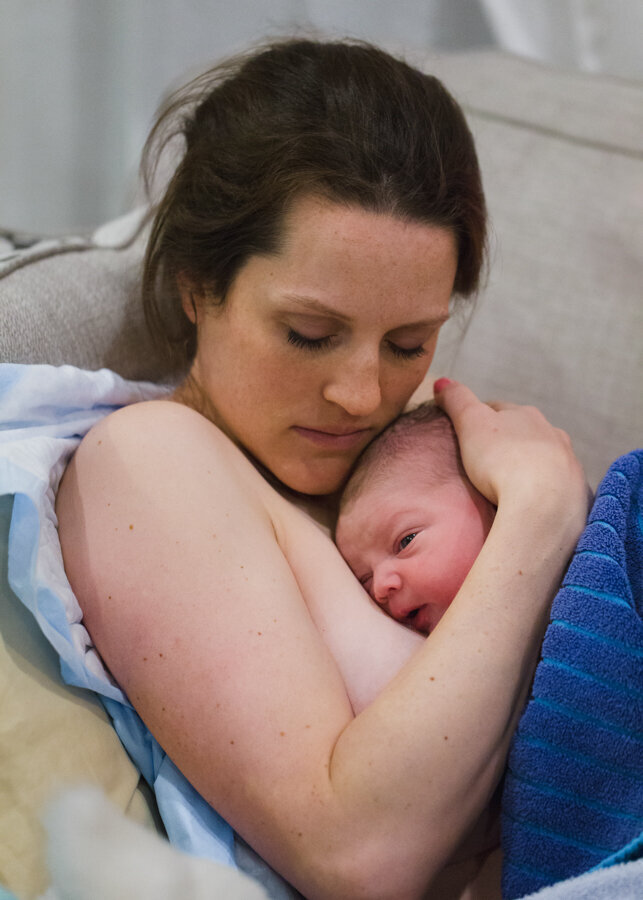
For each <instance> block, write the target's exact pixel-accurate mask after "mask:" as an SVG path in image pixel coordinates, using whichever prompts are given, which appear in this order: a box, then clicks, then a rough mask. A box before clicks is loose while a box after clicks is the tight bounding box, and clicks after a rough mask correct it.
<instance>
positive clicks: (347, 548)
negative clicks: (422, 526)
mask: <svg viewBox="0 0 643 900" xmlns="http://www.w3.org/2000/svg"><path fill="white" fill-rule="evenodd" d="M430 487H431V483H430V478H429V477H428V476H427V473H426V470H425V469H424V468H423V467H417V466H414V465H413V454H410V453H404V454H401V455H400V456H397V457H395V459H393V460H391V462H390V465H383V466H381V467H378V468H377V469H375V468H374V469H373V471H369V472H368V473H367V477H366V478H365V479H364V481H363V482H362V483H361V485H360V487H359V489H358V490H357V491H356V493H355V494H354V495H352V496H351V498H350V499H349V500H348V502H347V503H346V504H345V505H343V506H342V508H341V511H340V514H339V518H338V520H337V526H336V529H335V540H336V543H337V546H338V547H339V550H340V552H341V554H342V556H344V558H345V559H347V560H348V561H349V562H350V561H351V559H352V558H355V557H356V556H358V555H361V554H362V553H363V552H365V551H366V550H370V549H372V548H373V547H375V546H377V545H378V544H379V543H382V542H385V541H386V540H387V539H388V537H389V536H390V535H389V532H390V530H391V528H392V527H393V525H394V523H395V521H396V520H397V519H399V517H400V516H402V515H403V514H404V513H405V512H407V511H408V510H409V509H411V508H412V506H413V505H414V504H417V502H418V499H419V498H420V496H422V497H423V498H425V499H426V496H427V493H428V491H429V490H430Z"/></svg>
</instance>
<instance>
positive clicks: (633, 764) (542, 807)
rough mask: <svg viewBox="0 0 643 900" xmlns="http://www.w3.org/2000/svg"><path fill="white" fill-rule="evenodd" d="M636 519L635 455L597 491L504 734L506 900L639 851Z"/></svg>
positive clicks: (640, 478)
mask: <svg viewBox="0 0 643 900" xmlns="http://www.w3.org/2000/svg"><path fill="white" fill-rule="evenodd" d="M642 517H643V450H635V451H632V452H631V453H628V454H626V455H625V456H622V457H620V459H617V460H616V462H615V463H613V465H612V466H611V467H610V468H609V470H608V472H607V474H606V476H605V478H604V479H603V481H602V482H601V484H600V486H599V489H598V492H597V495H596V499H595V501H594V505H593V507H592V511H591V513H590V516H589V519H588V522H587V526H586V528H585V530H584V531H583V534H582V535H581V538H580V540H579V542H578V545H577V547H576V551H575V553H574V556H573V557H572V561H571V563H570V566H569V569H568V571H567V574H566V575H565V578H564V580H563V584H562V587H561V588H560V590H559V591H558V593H557V595H556V597H555V599H554V603H553V606H552V611H551V622H550V625H549V627H548V629H547V633H546V635H545V640H544V642H543V646H542V656H541V660H540V662H539V664H538V667H537V670H536V676H535V679H534V684H533V688H532V696H531V699H530V701H529V703H528V704H527V707H526V709H525V711H524V713H523V715H522V718H521V720H520V724H519V727H518V730H517V732H516V735H515V737H514V740H513V744H512V748H511V752H510V756H509V765H508V772H507V777H506V781H505V787H504V794H503V801H502V820H503V821H502V828H503V850H504V866H503V897H505V898H507V900H513V898H516V897H523V896H524V895H525V894H529V893H532V892H533V891H536V890H538V889H539V888H542V887H544V886H545V885H549V884H554V883H556V882H558V881H562V880H563V879H568V878H571V877H572V876H574V875H578V874H580V873H582V872H585V871H587V870H589V869H593V868H598V867H604V866H609V865H612V864H613V863H616V862H624V861H626V860H628V859H636V858H639V857H642V856H643V621H642V613H643V590H642V586H643V518H642ZM641 896H643V887H642V888H641Z"/></svg>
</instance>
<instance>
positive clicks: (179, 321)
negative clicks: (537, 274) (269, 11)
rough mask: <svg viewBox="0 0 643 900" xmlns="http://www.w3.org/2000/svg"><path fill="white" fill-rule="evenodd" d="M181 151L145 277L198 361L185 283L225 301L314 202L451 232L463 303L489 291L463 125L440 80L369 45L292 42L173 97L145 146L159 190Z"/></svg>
mask: <svg viewBox="0 0 643 900" xmlns="http://www.w3.org/2000/svg"><path fill="white" fill-rule="evenodd" d="M177 135H182V136H183V141H184V152H183V156H182V159H181V161H180V162H179V164H178V166H177V168H176V170H175V172H174V175H173V176H172V178H171V180H170V182H169V184H168V186H167V189H166V191H165V194H164V196H163V198H162V199H161V200H160V202H159V203H158V205H157V207H156V210H155V216H154V219H153V224H152V230H151V234H150V238H149V242H148V247H147V253H146V257H145V267H144V273H143V303H144V309H145V315H146V319H147V321H148V325H149V326H150V328H151V330H152V333H153V334H154V335H155V336H156V337H157V338H161V340H162V342H163V343H164V345H165V348H166V349H167V350H170V351H173V355H174V361H175V362H179V363H187V362H189V360H190V359H191V357H192V355H193V353H194V350H195V329H194V326H193V325H192V323H191V322H190V321H189V320H188V318H187V317H186V316H185V315H184V314H183V312H182V309H181V306H180V302H178V301H179V292H178V286H177V277H180V276H182V277H183V278H185V279H187V280H188V281H189V283H190V284H192V285H194V286H195V288H197V289H198V290H200V291H203V292H204V293H207V295H208V297H211V298H212V299H213V302H216V303H223V302H225V298H226V294H227V292H228V290H229V288H230V286H231V285H232V283H233V281H234V279H235V276H236V275H237V273H238V272H239V270H240V269H241V267H242V266H243V265H244V263H245V262H246V261H247V259H248V258H249V257H250V256H252V255H254V254H267V253H268V254H269V253H273V252H277V251H278V250H279V247H280V240H281V237H282V223H283V219H284V216H285V214H286V212H287V210H288V208H289V205H290V204H291V203H292V201H293V200H294V199H295V198H296V197H297V196H301V195H303V194H317V195H320V196H324V197H326V198H329V199H331V200H333V201H336V202H340V203H345V204H351V205H357V206H360V207H362V208H364V209H368V210H372V211H374V212H380V213H388V214H392V215H394V216H398V217H400V218H403V219H405V220H411V221H417V222H422V223H427V224H431V225H437V226H443V227H445V228H449V229H451V230H452V231H453V233H454V236H455V238H456V241H457V246H458V266H457V273H456V279H455V285H454V293H455V294H457V295H460V296H468V295H470V294H472V293H473V292H474V291H475V290H476V288H477V285H478V281H479V277H480V272H481V268H482V264H483V260H484V253H485V245H486V210H485V202H484V195H483V191H482V183H481V178H480V171H479V167H478V161H477V157H476V152H475V147H474V144H473V139H472V136H471V133H470V131H469V128H468V126H467V124H466V122H465V119H464V115H463V113H462V111H461V109H460V107H459V106H458V105H457V103H456V102H455V100H454V99H453V98H452V97H451V95H450V94H449V93H448V92H447V91H446V89H445V88H444V86H443V85H442V84H441V82H440V81H438V80H437V79H436V78H434V77H433V76H430V75H426V74H423V73H422V72H420V71H419V70H417V69H414V68H413V67H411V66H410V65H408V64H406V63H405V62H402V61H401V60H398V59H395V58H393V57H392V56H390V55H389V54H388V53H386V52H384V51H382V50H380V49H378V48H376V47H373V46H371V45H368V44H364V43H359V42H346V41H342V42H318V41H312V40H297V39H295V40H289V41H283V42H279V43H275V44H271V45H268V46H266V47H264V48H263V49H260V50H258V51H257V50H255V51H254V52H253V53H252V54H246V55H242V56H239V57H235V58H234V59H232V60H229V61H227V62H224V63H222V64H220V65H218V66H215V67H214V68H212V69H210V70H209V71H207V72H205V73H204V74H203V75H201V76H199V77H198V78H196V79H195V80H194V81H192V82H190V84H188V85H187V86H186V87H185V88H183V89H181V90H179V91H178V92H177V93H176V94H174V95H173V96H172V97H170V99H169V101H168V102H167V104H166V106H165V108H164V109H163V110H162V111H161V113H160V116H159V118H158V119H157V122H156V124H155V126H154V128H153V129H152V132H151V134H150V136H149V138H148V141H147V143H146V147H145V151H144V156H143V170H144V174H145V180H146V184H147V185H148V190H149V185H150V183H151V180H152V177H153V175H154V172H155V168H156V166H157V165H158V161H159V158H160V156H161V153H162V151H163V149H164V148H165V147H166V145H167V144H168V142H169V141H170V140H171V139H173V138H175V137H176V136H177Z"/></svg>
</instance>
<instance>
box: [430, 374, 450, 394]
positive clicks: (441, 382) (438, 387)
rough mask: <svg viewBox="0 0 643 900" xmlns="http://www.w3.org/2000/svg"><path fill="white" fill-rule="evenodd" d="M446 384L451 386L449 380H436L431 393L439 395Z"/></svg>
mask: <svg viewBox="0 0 643 900" xmlns="http://www.w3.org/2000/svg"><path fill="white" fill-rule="evenodd" d="M448 384H453V382H452V381H451V379H450V378H438V380H437V381H435V382H434V383H433V393H434V394H439V393H440V391H443V390H444V389H445V387H446V386H447V385H448Z"/></svg>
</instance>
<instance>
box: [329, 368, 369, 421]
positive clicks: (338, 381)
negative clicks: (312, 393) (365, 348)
mask: <svg viewBox="0 0 643 900" xmlns="http://www.w3.org/2000/svg"><path fill="white" fill-rule="evenodd" d="M322 393H323V396H324V399H325V400H328V401H329V402H330V403H336V404H337V405H338V406H341V407H342V409H344V410H345V411H346V412H347V413H348V414H349V415H351V416H368V415H371V414H372V413H374V412H375V411H376V410H377V409H378V408H379V406H380V404H381V402H382V390H381V386H380V367H379V359H373V358H368V359H361V360H351V361H348V362H345V363H343V364H342V363H340V364H338V365H337V367H336V368H335V369H334V370H333V373H332V375H331V377H330V378H329V380H328V381H327V382H326V384H325V386H324V389H323V392H322Z"/></svg>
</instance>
